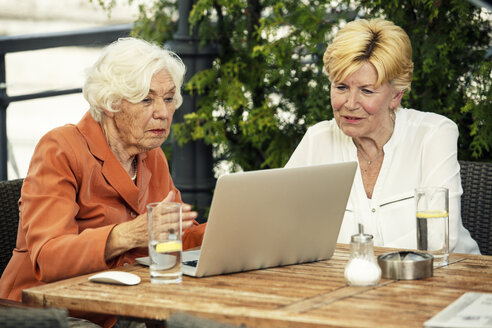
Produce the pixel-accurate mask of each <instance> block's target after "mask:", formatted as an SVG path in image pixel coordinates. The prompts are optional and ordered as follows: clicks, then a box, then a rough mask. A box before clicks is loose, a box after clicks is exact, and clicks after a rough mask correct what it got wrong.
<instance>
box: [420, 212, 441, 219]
mask: <svg viewBox="0 0 492 328" xmlns="http://www.w3.org/2000/svg"><path fill="white" fill-rule="evenodd" d="M446 216H448V212H446V211H426V212H417V217H418V218H422V219H433V218H442V217H446Z"/></svg>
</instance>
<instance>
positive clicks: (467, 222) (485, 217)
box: [459, 161, 492, 255]
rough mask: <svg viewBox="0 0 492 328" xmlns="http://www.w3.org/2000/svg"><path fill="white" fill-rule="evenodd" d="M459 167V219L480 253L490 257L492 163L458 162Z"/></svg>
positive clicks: (491, 247)
mask: <svg viewBox="0 0 492 328" xmlns="http://www.w3.org/2000/svg"><path fill="white" fill-rule="evenodd" d="M459 163H460V167H461V172H460V173H461V186H462V188H463V195H462V196H461V219H462V220H463V225H464V226H465V228H467V229H468V231H470V234H471V236H472V237H473V239H475V240H476V241H477V243H478V247H479V248H480V252H481V253H482V254H484V255H492V163H486V162H471V161H459Z"/></svg>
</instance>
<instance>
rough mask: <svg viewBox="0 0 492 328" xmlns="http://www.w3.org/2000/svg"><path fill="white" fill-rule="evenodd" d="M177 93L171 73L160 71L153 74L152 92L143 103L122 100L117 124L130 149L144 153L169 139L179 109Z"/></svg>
mask: <svg viewBox="0 0 492 328" xmlns="http://www.w3.org/2000/svg"><path fill="white" fill-rule="evenodd" d="M175 92H176V87H175V85H174V82H173V79H172V77H171V75H170V74H169V73H168V72H167V70H161V71H159V72H158V73H156V74H154V76H153V77H152V80H151V82H150V90H149V94H148V95H147V97H145V98H144V99H143V100H142V101H141V102H139V103H137V104H133V103H131V102H129V101H127V100H122V102H121V107H120V111H119V112H116V113H114V124H115V127H116V130H117V131H118V132H117V134H118V139H119V141H120V142H121V143H122V144H123V145H124V147H125V148H126V149H127V151H128V152H130V153H140V152H145V151H148V150H151V149H153V148H156V147H160V146H161V145H162V143H163V142H164V141H165V140H166V138H167V137H168V136H169V132H170V129H171V123H172V119H173V115H174V111H175V110H176V107H175V103H174V94H175Z"/></svg>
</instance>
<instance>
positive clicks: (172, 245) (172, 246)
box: [155, 241, 182, 253]
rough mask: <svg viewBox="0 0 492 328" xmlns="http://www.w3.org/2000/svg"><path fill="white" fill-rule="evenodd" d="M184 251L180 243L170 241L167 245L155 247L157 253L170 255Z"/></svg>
mask: <svg viewBox="0 0 492 328" xmlns="http://www.w3.org/2000/svg"><path fill="white" fill-rule="evenodd" d="M181 249H182V246H181V242H180V241H168V242H165V243H159V244H157V245H156V247H155V251H156V252H157V253H170V252H179V251H180V250H181Z"/></svg>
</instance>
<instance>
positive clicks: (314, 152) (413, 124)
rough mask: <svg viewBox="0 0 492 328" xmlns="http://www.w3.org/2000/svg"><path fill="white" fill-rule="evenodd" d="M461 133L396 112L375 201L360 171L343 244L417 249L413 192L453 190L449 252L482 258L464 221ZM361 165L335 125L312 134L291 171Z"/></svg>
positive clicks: (448, 124) (435, 120)
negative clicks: (357, 239) (362, 236)
mask: <svg viewBox="0 0 492 328" xmlns="http://www.w3.org/2000/svg"><path fill="white" fill-rule="evenodd" d="M457 139H458V128H457V126H456V124H455V123H454V122H453V121H451V120H449V119H448V118H446V117H444V116H441V115H438V114H435V113H426V112H420V111H416V110H413V109H397V110H396V120H395V129H394V132H393V135H392V136H391V138H390V140H389V141H388V142H387V143H386V144H385V145H384V147H383V149H384V154H385V155H384V160H383V163H382V166H381V171H380V172H379V176H378V179H377V181H376V185H375V186H374V191H373V194H372V198H371V199H368V198H367V196H366V192H365V189H364V185H363V183H362V176H361V173H360V170H357V172H356V175H355V179H354V184H353V186H352V190H351V193H350V197H349V200H348V203H347V209H346V211H345V216H344V218H343V222H342V227H341V229H340V234H339V236H338V242H340V243H349V242H350V236H351V235H353V234H356V233H357V232H358V223H362V224H363V225H364V232H365V233H369V234H372V235H373V236H374V245H376V246H387V247H396V248H411V249H415V248H417V237H416V236H417V234H416V217H415V203H414V198H413V197H414V189H415V188H418V187H428V186H442V187H447V188H449V247H450V252H461V253H474V254H479V253H480V252H479V249H478V245H477V243H476V242H475V241H474V240H473V239H472V238H471V236H470V233H469V232H468V230H466V229H465V227H463V224H462V221H461V214H460V213H461V204H460V197H461V194H462V193H463V190H462V188H461V178H460V167H459V164H458V160H457ZM347 161H358V159H357V148H356V147H355V144H354V143H353V141H352V138H350V137H348V136H346V135H345V134H344V133H343V132H342V131H341V130H340V129H339V128H338V126H337V124H336V122H335V120H334V119H333V120H331V121H322V122H320V123H318V124H316V125H314V126H312V127H310V128H309V129H308V131H307V132H306V134H305V135H304V137H303V139H302V140H301V142H300V143H299V145H298V147H297V148H296V150H295V151H294V153H293V154H292V156H291V158H290V159H289V161H288V163H287V164H286V167H297V166H306V165H316V164H323V163H337V162H347Z"/></svg>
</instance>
